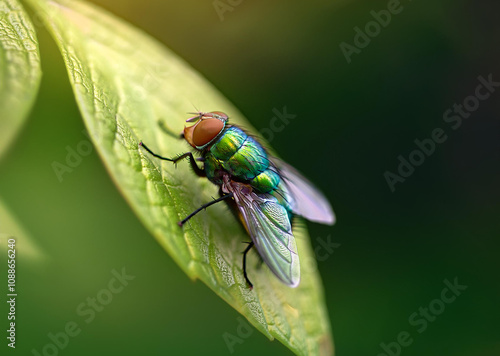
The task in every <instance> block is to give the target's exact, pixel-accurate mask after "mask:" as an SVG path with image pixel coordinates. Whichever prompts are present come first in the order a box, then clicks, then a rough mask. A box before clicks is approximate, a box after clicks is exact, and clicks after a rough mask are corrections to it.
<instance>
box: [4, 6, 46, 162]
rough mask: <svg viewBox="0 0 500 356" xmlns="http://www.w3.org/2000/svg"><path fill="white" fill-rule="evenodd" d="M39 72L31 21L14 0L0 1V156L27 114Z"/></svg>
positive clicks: (38, 60) (38, 80) (38, 78)
mask: <svg viewBox="0 0 500 356" xmlns="http://www.w3.org/2000/svg"><path fill="white" fill-rule="evenodd" d="M41 75H42V71H41V69H40V53H39V51H38V40H37V38H36V34H35V29H34V28H33V24H32V23H31V21H30V19H29V17H28V15H27V14H26V12H25V11H24V9H23V7H22V6H21V4H20V3H19V2H18V1H17V0H0V157H1V156H2V155H3V154H4V153H5V152H6V150H7V148H9V147H10V144H11V143H12V141H13V140H14V138H15V137H16V135H17V133H18V132H19V130H20V128H21V126H22V124H23V123H24V120H25V119H26V117H27V116H28V113H29V111H30V109H31V107H32V106H33V103H34V102H35V98H36V94H37V92H38V87H39V85H40V78H41Z"/></svg>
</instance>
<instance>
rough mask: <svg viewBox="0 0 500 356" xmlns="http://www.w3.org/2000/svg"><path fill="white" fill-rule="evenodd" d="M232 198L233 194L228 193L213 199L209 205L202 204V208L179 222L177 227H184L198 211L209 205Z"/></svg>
mask: <svg viewBox="0 0 500 356" xmlns="http://www.w3.org/2000/svg"><path fill="white" fill-rule="evenodd" d="M232 196H233V193H229V194H226V195H223V196H221V197H220V198H218V199H214V200H213V201H211V202H209V203H206V204H203V205H202V206H200V207H199V208H198V209H196V210H195V211H193V212H192V213H191V214H189V215H188V216H187V217H186V218H185V219H183V220H181V221H179V222H178V224H179V226H182V225H184V224H185V223H186V222H187V221H188V220H189V219H191V218H192V217H193V216H195V215H196V214H198V213H199V212H200V211H202V210H204V209H206V208H208V207H209V206H210V205H214V204H215V203H218V202H220V201H223V200H224V199H227V198H231V197H232Z"/></svg>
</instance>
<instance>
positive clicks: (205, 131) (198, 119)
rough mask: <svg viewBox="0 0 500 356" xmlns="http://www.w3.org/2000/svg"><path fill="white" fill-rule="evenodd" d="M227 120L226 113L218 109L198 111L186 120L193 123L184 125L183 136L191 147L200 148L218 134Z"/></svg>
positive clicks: (205, 145) (208, 143)
mask: <svg viewBox="0 0 500 356" xmlns="http://www.w3.org/2000/svg"><path fill="white" fill-rule="evenodd" d="M227 120H228V117H227V115H226V114H224V113H223V112H220V111H211V112H199V113H197V115H196V116H193V117H191V118H189V119H187V120H186V122H194V125H192V126H188V127H184V138H185V139H186V141H187V142H188V143H189V144H190V145H191V146H192V147H194V148H196V149H197V150H202V149H204V148H205V147H207V146H208V145H210V143H212V142H213V141H214V140H215V139H216V138H217V136H219V134H220V133H221V132H222V131H223V130H224V128H225V127H226V122H227Z"/></svg>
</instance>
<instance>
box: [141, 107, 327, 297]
mask: <svg viewBox="0 0 500 356" xmlns="http://www.w3.org/2000/svg"><path fill="white" fill-rule="evenodd" d="M186 122H190V123H191V122H192V123H194V124H193V125H191V126H187V127H184V132H183V133H182V134H181V138H184V139H185V140H186V141H187V142H188V143H189V144H190V145H191V147H193V149H194V150H195V152H197V153H198V154H199V155H200V157H199V158H195V157H194V155H193V153H192V152H187V153H184V154H182V155H180V156H179V157H177V158H165V157H162V156H160V155H158V154H156V153H154V152H153V151H151V150H150V149H149V148H148V147H147V146H146V145H145V144H144V143H142V142H140V143H139V145H141V146H142V147H144V149H145V150H146V151H148V152H149V153H150V154H151V155H153V156H154V157H157V158H160V159H163V160H166V161H170V162H173V163H176V162H178V161H180V160H181V159H184V158H189V161H190V164H191V166H192V167H193V169H194V171H195V173H196V174H197V175H198V176H200V177H206V178H208V179H209V180H210V181H211V182H212V183H214V184H216V185H218V186H219V187H220V198H218V199H216V200H213V201H211V202H209V203H207V204H205V205H203V206H201V207H200V208H199V209H197V210H195V211H194V212H193V213H191V214H190V215H188V216H187V217H186V218H185V219H183V220H182V221H180V222H179V225H180V226H182V225H184V224H185V223H186V222H187V221H188V220H189V219H191V218H192V217H193V216H195V215H196V214H197V213H198V212H200V211H201V210H203V209H205V208H207V207H208V206H210V205H213V204H216V203H218V202H220V201H222V200H227V199H230V200H232V202H233V203H234V204H233V205H235V206H236V213H237V215H238V216H239V219H240V221H241V223H242V224H243V226H244V227H245V229H246V231H247V232H248V234H249V235H250V238H251V240H252V241H251V242H250V243H249V245H248V247H247V248H246V249H245V251H244V252H243V274H244V277H245V280H246V282H247V283H248V285H249V287H250V288H253V284H252V283H251V282H250V279H249V278H248V275H247V272H246V256H247V253H248V252H249V251H250V250H251V249H252V247H255V248H256V249H257V252H258V253H259V255H260V256H261V257H262V259H263V261H264V262H265V263H266V265H267V266H268V267H269V269H270V270H271V271H272V272H273V273H274V275H276V277H278V279H280V280H281V281H282V282H283V283H284V284H286V285H288V286H290V287H296V286H298V284H299V282H300V263H299V256H298V254H297V246H296V244H295V238H294V236H293V232H292V224H291V221H292V218H293V216H295V215H299V216H302V217H304V218H306V219H308V220H310V221H314V222H318V223H322V224H327V225H333V223H334V222H335V215H334V213H333V210H332V208H331V206H330V203H329V202H328V200H327V199H326V198H325V196H324V195H323V194H322V193H321V192H320V191H319V190H317V189H316V188H315V187H314V185H313V184H312V183H311V182H309V181H308V180H307V179H306V178H304V177H303V176H302V174H300V173H299V172H298V171H297V170H296V169H295V168H293V167H291V166H290V165H288V164H287V163H285V162H283V161H282V160H280V159H278V158H276V157H272V156H271V155H269V154H268V153H267V151H266V150H265V149H264V148H263V147H262V145H261V144H260V143H259V142H258V141H257V140H256V139H255V138H253V137H252V136H250V135H248V134H247V133H246V132H245V131H244V130H242V129H241V128H239V127H238V126H236V125H230V124H228V116H227V115H226V114H225V113H223V112H220V111H212V112H208V113H203V112H199V113H197V115H196V116H193V117H191V118H189V119H188V120H186ZM198 161H201V162H203V167H202V168H200V167H199V166H198V163H197V162H198Z"/></svg>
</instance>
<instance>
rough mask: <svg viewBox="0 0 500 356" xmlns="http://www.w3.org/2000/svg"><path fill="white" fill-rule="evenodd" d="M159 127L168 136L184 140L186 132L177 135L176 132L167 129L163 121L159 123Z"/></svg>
mask: <svg viewBox="0 0 500 356" xmlns="http://www.w3.org/2000/svg"><path fill="white" fill-rule="evenodd" d="M158 126H160V129H161V130H162V131H163V132H165V133H166V134H167V135H169V136H172V137H175V138H184V132H181V133H180V134H176V133H175V132H174V131H172V130H171V129H170V128H169V127H167V126H166V125H165V124H164V123H163V121H158Z"/></svg>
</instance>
